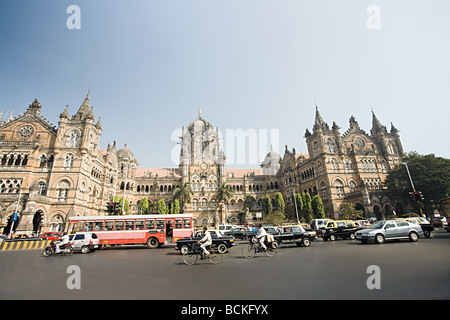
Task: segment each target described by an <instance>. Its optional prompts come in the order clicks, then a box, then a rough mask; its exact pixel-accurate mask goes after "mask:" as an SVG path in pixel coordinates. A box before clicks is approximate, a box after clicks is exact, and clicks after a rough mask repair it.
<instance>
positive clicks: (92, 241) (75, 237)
mask: <svg viewBox="0 0 450 320" xmlns="http://www.w3.org/2000/svg"><path fill="white" fill-rule="evenodd" d="M69 241H70V242H73V250H75V251H81V253H88V252H94V251H95V249H98V244H99V240H98V237H97V235H96V234H95V233H93V232H77V233H75V234H70V235H69Z"/></svg>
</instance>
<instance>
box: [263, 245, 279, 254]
mask: <svg viewBox="0 0 450 320" xmlns="http://www.w3.org/2000/svg"><path fill="white" fill-rule="evenodd" d="M277 251H278V244H277V243H276V242H272V243H270V244H269V245H268V246H267V250H266V251H264V254H265V255H266V256H268V257H273V256H274V255H276V254H277Z"/></svg>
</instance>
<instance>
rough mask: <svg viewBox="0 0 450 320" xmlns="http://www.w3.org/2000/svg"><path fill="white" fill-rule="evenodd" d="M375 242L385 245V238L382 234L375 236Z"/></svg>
mask: <svg viewBox="0 0 450 320" xmlns="http://www.w3.org/2000/svg"><path fill="white" fill-rule="evenodd" d="M375 242H376V243H378V244H382V243H384V236H383V235H382V234H381V233H379V234H377V235H376V236H375Z"/></svg>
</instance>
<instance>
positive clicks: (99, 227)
mask: <svg viewBox="0 0 450 320" xmlns="http://www.w3.org/2000/svg"><path fill="white" fill-rule="evenodd" d="M94 230H95V231H103V221H95V227H94Z"/></svg>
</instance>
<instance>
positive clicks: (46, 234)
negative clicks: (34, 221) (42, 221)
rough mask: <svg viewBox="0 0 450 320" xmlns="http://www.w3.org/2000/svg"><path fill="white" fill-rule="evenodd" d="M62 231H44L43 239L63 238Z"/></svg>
mask: <svg viewBox="0 0 450 320" xmlns="http://www.w3.org/2000/svg"><path fill="white" fill-rule="evenodd" d="M62 236H63V235H62V233H61V232H44V233H43V234H41V239H42V240H58V239H59V238H62Z"/></svg>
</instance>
